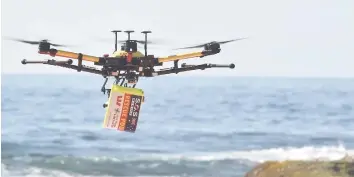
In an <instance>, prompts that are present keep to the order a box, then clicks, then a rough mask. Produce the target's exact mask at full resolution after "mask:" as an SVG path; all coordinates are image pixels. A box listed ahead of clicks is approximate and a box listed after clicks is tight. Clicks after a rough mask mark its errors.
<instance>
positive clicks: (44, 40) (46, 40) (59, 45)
mask: <svg viewBox="0 0 354 177" xmlns="http://www.w3.org/2000/svg"><path fill="white" fill-rule="evenodd" d="M6 39H8V40H12V41H17V42H22V43H26V44H31V45H38V44H40V43H41V42H45V43H49V44H50V45H52V46H55V47H68V46H67V45H61V44H54V43H50V42H49V40H48V39H43V40H40V41H29V40H23V39H15V38H6Z"/></svg>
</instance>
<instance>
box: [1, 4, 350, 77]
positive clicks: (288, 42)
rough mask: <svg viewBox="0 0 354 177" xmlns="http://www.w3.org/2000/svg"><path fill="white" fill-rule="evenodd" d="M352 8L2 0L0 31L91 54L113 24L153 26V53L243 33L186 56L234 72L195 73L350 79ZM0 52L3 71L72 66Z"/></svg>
mask: <svg viewBox="0 0 354 177" xmlns="http://www.w3.org/2000/svg"><path fill="white" fill-rule="evenodd" d="M138 2H139V3H138ZM353 7H354V1H353V0H337V1H336V0H285V1H284V0H267V1H263V0H262V1H261V0H258V1H255V0H248V1H245V0H242V1H241V0H218V1H215V0H193V1H191V0H178V1H170V0H143V1H128V0H125V1H123V0H122V1H117V0H100V1H97V0H70V1H69V0H60V1H59V0H57V1H48V0H31V1H28V0H2V1H1V30H2V37H5V36H6V37H18V38H24V39H28V40H40V39H44V38H46V39H50V40H51V41H52V42H54V43H60V44H68V45H75V47H70V48H62V49H67V50H71V51H76V52H83V53H86V54H90V55H97V56H101V55H103V54H105V53H108V54H110V53H112V51H113V44H114V38H113V34H112V33H111V32H110V30H112V29H120V30H128V29H133V30H135V31H136V33H134V34H133V37H134V38H139V39H143V35H142V34H141V33H140V31H142V30H151V31H152V34H150V36H151V38H155V39H163V40H164V41H162V42H163V43H160V45H156V46H154V48H151V49H150V50H149V53H150V54H155V55H157V56H165V55H171V54H176V53H177V52H185V51H183V50H182V51H173V50H170V49H172V48H174V47H183V46H188V45H193V44H198V43H204V42H208V41H212V40H227V39H231V38H238V37H249V38H248V39H247V40H242V41H238V42H235V43H230V44H226V45H224V46H222V52H221V53H220V54H218V55H215V56H210V57H208V58H203V59H193V60H189V61H186V62H189V63H193V64H194V63H204V62H209V63H220V64H221V63H226V64H228V63H235V64H236V68H235V70H218V69H212V70H210V72H202V71H198V72H192V73H193V74H196V73H203V74H214V73H216V72H220V71H222V73H223V74H228V75H252V76H253V75H256V76H269V75H272V76H274V75H275V76H346V77H348V76H350V77H353V76H354V69H353V66H354V50H353V49H354V10H353ZM118 37H119V38H120V39H125V38H126V35H125V34H123V33H121V34H119V36H118ZM102 39H106V41H102ZM1 52H2V53H1V55H2V56H1V58H2V72H3V73H18V72H21V73H35V72H45V73H58V72H64V73H65V72H66V73H67V72H76V71H70V70H68V69H65V68H55V67H52V66H46V65H36V66H35V65H22V64H21V63H20V62H21V60H22V59H23V58H26V59H32V60H40V59H47V58H49V57H47V56H41V55H39V54H37V46H31V45H27V44H22V43H16V42H13V41H7V40H2V48H1Z"/></svg>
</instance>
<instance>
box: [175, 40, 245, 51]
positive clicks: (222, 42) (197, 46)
mask: <svg viewBox="0 0 354 177" xmlns="http://www.w3.org/2000/svg"><path fill="white" fill-rule="evenodd" d="M242 39H247V38H237V39H231V40H227V41H219V42H218V41H211V42H208V43H204V44H199V45H194V46H189V47H182V48H176V49H174V50H178V49H194V48H201V47H204V46H205V45H207V44H209V43H218V44H226V43H229V42H234V41H239V40H242Z"/></svg>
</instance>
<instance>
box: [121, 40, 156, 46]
mask: <svg viewBox="0 0 354 177" xmlns="http://www.w3.org/2000/svg"><path fill="white" fill-rule="evenodd" d="M126 41H127V40H119V41H118V42H119V43H125V42H126ZM131 41H135V42H136V43H138V44H142V45H144V44H145V40H131ZM146 43H147V44H156V43H157V42H152V41H149V40H148V41H147V42H146Z"/></svg>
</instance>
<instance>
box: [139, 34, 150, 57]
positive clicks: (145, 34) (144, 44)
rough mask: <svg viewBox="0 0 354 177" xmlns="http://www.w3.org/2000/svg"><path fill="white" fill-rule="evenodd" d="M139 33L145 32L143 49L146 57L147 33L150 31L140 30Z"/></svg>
mask: <svg viewBox="0 0 354 177" xmlns="http://www.w3.org/2000/svg"><path fill="white" fill-rule="evenodd" d="M141 33H144V34H145V44H144V50H145V57H147V33H151V31H142V32H141Z"/></svg>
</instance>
